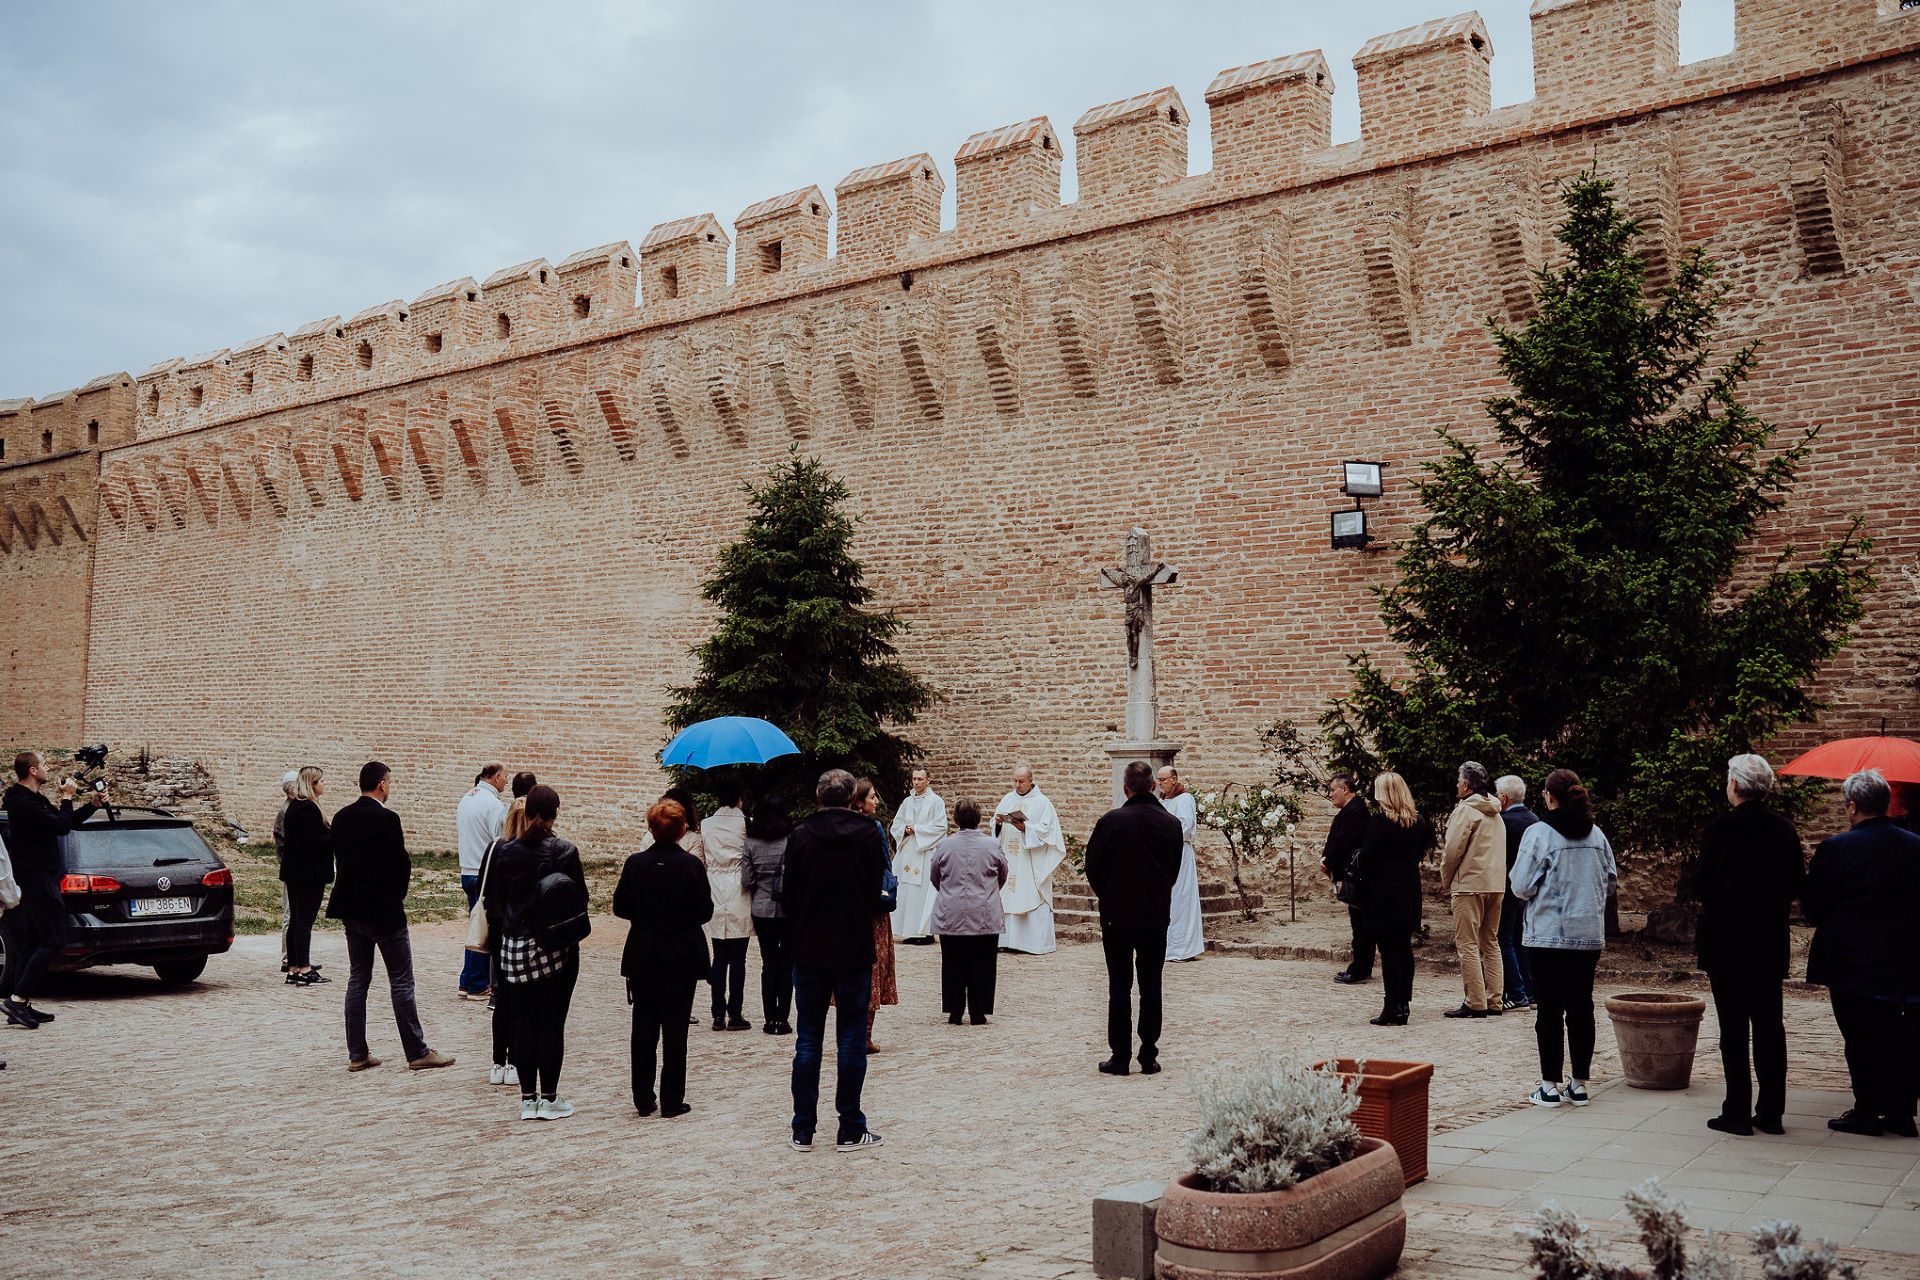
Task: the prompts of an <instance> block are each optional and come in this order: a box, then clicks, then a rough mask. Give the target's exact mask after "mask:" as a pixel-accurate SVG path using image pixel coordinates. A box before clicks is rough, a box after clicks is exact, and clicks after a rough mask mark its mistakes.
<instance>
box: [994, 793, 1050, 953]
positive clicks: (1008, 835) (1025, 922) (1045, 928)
mask: <svg viewBox="0 0 1920 1280" xmlns="http://www.w3.org/2000/svg"><path fill="white" fill-rule="evenodd" d="M993 831H994V834H995V835H997V836H999V837H1000V847H1001V848H1003V849H1005V850H1006V853H1007V882H1006V884H1004V885H1002V886H1001V887H1000V905H1001V907H1002V908H1004V909H1005V911H1006V924H1005V926H1003V928H1002V930H1001V933H1000V945H1001V946H1002V947H1004V948H1006V949H1007V950H1008V951H1025V952H1027V953H1028V954H1030V955H1036V956H1044V955H1049V954H1051V953H1052V951H1053V873H1054V869H1055V868H1057V867H1058V866H1059V865H1060V864H1061V863H1062V862H1064V861H1066V858H1067V838H1066V835H1065V833H1063V832H1062V831H1061V830H1060V815H1059V814H1058V813H1057V812H1055V811H1054V807H1053V801H1051V800H1049V799H1047V798H1046V797H1045V796H1044V795H1042V794H1040V788H1038V787H1036V786H1034V785H1033V770H1032V769H1031V768H1030V767H1028V766H1027V765H1024V764H1022V765H1016V766H1014V770H1013V790H1011V791H1009V792H1007V794H1006V795H1005V796H1004V797H1002V798H1001V801H1000V803H999V805H998V806H997V807H995V809H994V811H993Z"/></svg>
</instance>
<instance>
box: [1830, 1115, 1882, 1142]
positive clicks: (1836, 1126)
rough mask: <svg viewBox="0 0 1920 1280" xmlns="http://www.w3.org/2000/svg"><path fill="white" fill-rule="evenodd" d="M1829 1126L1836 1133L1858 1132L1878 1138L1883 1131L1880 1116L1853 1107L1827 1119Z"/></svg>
mask: <svg viewBox="0 0 1920 1280" xmlns="http://www.w3.org/2000/svg"><path fill="white" fill-rule="evenodd" d="M1827 1128H1829V1129H1831V1130H1833V1131H1834V1132H1835V1133H1858V1134H1862V1135H1864V1136H1866V1137H1869V1138H1877V1137H1879V1136H1880V1134H1881V1133H1882V1132H1883V1130H1882V1129H1881V1127H1880V1117H1878V1116H1870V1115H1868V1114H1866V1113H1865V1112H1864V1111H1855V1110H1852V1109H1848V1110H1846V1111H1843V1112H1841V1113H1840V1114H1839V1115H1837V1116H1835V1117H1834V1118H1833V1119H1831V1120H1829V1121H1827Z"/></svg>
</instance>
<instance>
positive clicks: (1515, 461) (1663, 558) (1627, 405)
mask: <svg viewBox="0 0 1920 1280" xmlns="http://www.w3.org/2000/svg"><path fill="white" fill-rule="evenodd" d="M1561 197H1562V201H1563V204H1564V206H1565V221H1564V222H1563V223H1562V225H1561V226H1560V229H1559V240H1560V242H1561V244H1563V245H1564V246H1565V250H1566V256H1565V261H1564V264H1563V265H1560V266H1558V267H1556V268H1553V269H1549V270H1545V271H1541V272H1539V273H1538V274H1537V275H1536V278H1535V299H1536V302H1537V312H1536V316H1535V318H1534V319H1533V321H1532V323H1530V324H1528V325H1527V326H1526V327H1524V328H1522V329H1518V330H1514V329H1509V328H1506V327H1504V326H1502V325H1500V324H1498V323H1497V322H1495V321H1492V320H1489V322H1488V324H1489V327H1490V328H1491V329H1492V332H1493V338H1494V343H1495V345H1496V347H1497V348H1498V351H1499V363H1500V369H1501V371H1502V372H1503V373H1504V374H1505V375H1506V377H1507V380H1508V382H1509V383H1510V384H1511V387H1512V393H1511V394H1509V395H1504V396H1500V397H1498V398H1496V399H1493V400H1490V401H1488V403H1487V412H1488V414H1489V416H1491V418H1492V419H1493V423H1494V428H1495V433H1496V435H1497V437H1498V439H1499V443H1500V445H1501V446H1502V447H1503V452H1504V456H1497V457H1492V458H1488V457H1483V456H1482V454H1481V452H1480V450H1478V449H1476V448H1475V447H1474V446H1472V445H1470V444H1468V443H1466V442H1465V441H1463V440H1461V439H1459V438H1458V437H1456V436H1454V435H1452V434H1450V433H1448V432H1445V431H1442V432H1440V433H1439V434H1440V439H1441V442H1442V445H1443V453H1442V456H1441V457H1440V458H1439V460H1438V461H1436V462H1432V463H1429V464H1427V468H1426V469H1427V476H1426V478H1425V479H1424V480H1422V481H1421V482H1420V483H1419V484H1418V485H1417V486H1416V487H1417V490H1418V492H1419V495H1420V498H1421V501H1422V502H1423V503H1424V504H1425V506H1426V509H1427V511H1428V515H1427V516H1426V518H1425V519H1424V520H1422V521H1421V523H1420V524H1419V525H1418V526H1416V527H1415V529H1414V530H1413V533H1412V535H1411V536H1410V537H1409V538H1408V540H1407V541H1406V542H1405V543H1404V544H1402V546H1401V547H1400V554H1399V560H1398V565H1397V567H1398V570H1399V575H1398V580H1397V581H1396V582H1394V583H1393V584H1391V585H1390V586H1388V587H1386V588H1384V589H1383V590H1382V591H1381V592H1380V600H1381V605H1382V612H1383V614H1384V617H1385V621H1386V624H1387V629H1388V632H1389V633H1390V634H1391V635H1392V637H1393V638H1394V639H1395V640H1396V641H1398V642H1399V643H1400V645H1401V646H1402V648H1403V650H1404V653H1405V657H1406V663H1407V670H1406V672H1405V674H1404V675H1403V676H1399V677H1396V675H1395V674H1393V673H1391V672H1390V671H1389V670H1387V669H1384V668H1382V667H1381V666H1379V665H1376V664H1375V662H1374V661H1373V660H1372V658H1371V657H1369V656H1368V655H1367V654H1364V653H1362V654H1359V655H1357V656H1355V657H1354V658H1353V659H1352V660H1351V670H1352V679H1353V683H1352V687H1351V689H1350V691H1349V692H1348V693H1347V694H1346V695H1344V696H1343V697H1340V698H1338V699H1336V700H1334V702H1333V704H1332V705H1331V707H1330V709H1329V710H1328V712H1327V714H1326V715H1325V716H1324V717H1323V718H1322V721H1321V727H1322V730H1323V732H1324V733H1325V734H1326V736H1327V740H1328V744H1329V747H1330V754H1331V756H1332V758H1333V762H1334V763H1335V764H1336V765H1338V766H1341V767H1346V768H1352V769H1355V770H1356V771H1357V772H1360V773H1361V774H1362V775H1363V776H1365V775H1367V774H1370V773H1372V772H1374V771H1375V770H1376V769H1378V768H1381V767H1392V768H1394V769H1397V770H1398V771H1399V772H1400V773H1401V774H1403V775H1404V776H1405V777H1406V779H1407V781H1408V782H1409V784H1411V785H1412V786H1413V788H1414V791H1415V794H1416V795H1417V796H1419V797H1420V799H1421V801H1422V803H1423V804H1424V805H1428V806H1430V807H1432V808H1434V809H1436V810H1438V809H1442V808H1444V807H1446V806H1447V805H1450V804H1451V803H1452V799H1453V779H1454V770H1455V768H1456V766H1457V765H1458V764H1459V762H1460V761H1462V760H1466V759H1476V760H1481V761H1484V762H1485V763H1486V764H1488V765H1489V766H1490V767H1492V768H1493V769H1494V770H1495V771H1496V772H1509V771H1511V772H1514V773H1518V774H1521V775H1522V776H1524V777H1528V778H1531V779H1534V780H1535V781H1536V783H1537V780H1538V779H1539V778H1540V777H1541V776H1542V775H1543V774H1544V773H1545V772H1546V770H1547V769H1549V768H1551V767H1554V766H1566V767H1569V768H1572V769H1575V770H1577V771H1578V772H1579V773H1580V774H1581V775H1582V777H1583V778H1585V779H1586V780H1587V782H1588V785H1589V787H1590V788H1592V789H1593V791H1594V794H1595V797H1596V799H1597V800H1599V801H1601V802H1602V803H1603V804H1605V806H1606V812H1605V814H1604V816H1603V821H1605V822H1606V823H1607V824H1608V828H1609V830H1610V831H1611V832H1613V834H1614V835H1615V836H1616V839H1617V841H1618V838H1619V837H1622V836H1624V837H1625V838H1626V840H1627V841H1628V842H1635V843H1639V844H1640V845H1642V846H1643V847H1646V846H1651V847H1654V848H1663V849H1670V850H1671V849H1680V848H1685V847H1690V846H1691V844H1692V842H1693V840H1694V839H1695V837H1696V836H1697V834H1698V831H1699V829H1700V827H1701V826H1702V825H1703V824H1704V822H1705V821H1706V819H1707V818H1708V817H1710V816H1711V815H1712V814H1713V813H1714V812H1717V811H1718V809H1719V808H1720V806H1721V805H1722V804H1723V800H1722V798H1721V790H1722V777H1723V771H1724V768H1725V762H1726V759H1727V757H1728V756H1730V755H1734V754H1737V753H1739V752H1743V751H1749V750H1752V749H1753V747H1754V745H1755V744H1757V743H1762V742H1765V741H1766V740H1767V739H1768V738H1769V737H1770V736H1771V735H1773V734H1774V733H1775V732H1776V731H1778V730H1779V729H1780V728H1782V727H1783V726H1786V725H1789V724H1793V723H1795V722H1797V721H1800V720H1803V719H1805V718H1807V717H1808V716H1810V715H1812V714H1813V713H1814V712H1815V711H1817V710H1818V707H1819V704H1818V703H1817V702H1816V701H1815V700H1814V698H1813V697H1812V695H1811V693H1810V691H1809V685H1810V682H1811V678H1812V676H1813V673H1814V670H1815V668H1816V667H1817V665H1818V664H1819V663H1820V662H1821V661H1822V660H1823V659H1825V658H1827V657H1829V656H1831V655H1832V654H1833V653H1835V652H1836V651H1837V650H1838V649H1839V647H1840V646H1841V645H1842V644H1843V643H1844V642H1845V639H1846V636H1847V632H1848V629H1849V627H1850V626H1851V625H1852V624H1853V622H1854V621H1855V620H1856V619H1858V618H1859V616H1860V613H1861V604H1860V596H1861V594H1862V593H1863V591H1864V590H1865V589H1866V588H1867V587H1868V586H1869V584H1870V580H1869V577H1868V573H1867V568H1866V563H1865V558H1864V553H1865V551H1866V548H1867V543H1866V541H1865V539H1864V538H1862V537H1861V536H1860V521H1859V520H1858V519H1857V518H1856V519H1855V520H1854V522H1853V524H1852V527H1851V528H1849V529H1848V530H1847V532H1846V533H1845V534H1844V535H1842V536H1841V537H1839V538H1838V539H1837V540H1836V541H1833V542H1831V543H1830V544H1828V545H1827V546H1825V547H1824V548H1822V549H1821V550H1819V551H1818V552H1817V553H1815V554H1813V555H1812V556H1810V557H1800V556H1797V555H1796V554H1795V552H1794V550H1793V549H1792V548H1788V549H1787V550H1786V551H1785V552H1783V553H1781V554H1780V556H1779V557H1778V559H1777V560H1776V561H1775V562H1774V563H1773V564H1772V565H1771V566H1764V567H1762V566H1749V565H1746V564H1745V563H1744V562H1745V561H1746V559H1747V548H1748V545H1749V543H1750V541H1751V539H1752V537H1753V535H1754V533H1755V530H1756V528H1757V526H1758V524H1759V522H1760V520H1761V518H1762V517H1763V516H1765V515H1766V514H1767V513H1769V512H1771V511H1773V510H1775V509H1776V508H1777V507H1779V506H1780V505H1781V503H1782V502H1783V501H1784V496H1785V494H1786V493H1787V491H1788V490H1789V489H1790V488H1791V486H1792V484H1793V481H1794V474H1795V470H1796V468H1797V467H1798V465H1799V464H1800V462H1801V461H1802V460H1803V459H1804V458H1805V456H1806V454H1807V451H1808V448H1809V446H1810V444H1811V442H1812V439H1813V436H1814V431H1811V430H1810V431H1808V432H1807V433H1806V434H1805V435H1804V436H1802V437H1801V438H1799V439H1797V440H1794V441H1792V442H1791V443H1789V444H1788V445H1787V446H1786V447H1785V448H1783V449H1779V450H1777V451H1769V445H1770V443H1771V441H1772V437H1773V435H1774V429H1773V428H1772V427H1771V426H1769V425H1768V424H1766V423H1765V422H1762V421H1760V420H1759V419H1757V418H1755V417H1754V415H1753V414H1752V413H1750V412H1749V411H1748V410H1747V408H1746V407H1745V406H1744V405H1743V404H1742V403H1741V401H1740V398H1739V392H1740V387H1741V384H1742V383H1743V382H1744V381H1745V380H1746V378H1747V377H1748V375H1749V374H1751V373H1752V371H1753V369H1754V366H1755V360H1756V349H1755V347H1754V346H1752V345H1748V346H1745V347H1742V348H1741V349H1740V350H1738V351H1736V352H1735V353H1734V354H1733V355H1732V357H1731V358H1730V359H1729V360H1727V361H1726V363H1724V364H1721V365H1718V366H1717V367H1716V366H1715V365H1714V364H1713V363H1712V360H1713V355H1712V351H1711V349H1710V343H1711V340H1712V337H1713V333H1714V329H1715V324H1716V311H1717V308H1718V305H1719V303H1720V301H1721V297H1722V294H1723V292H1724V290H1723V288H1722V286H1720V285H1719V284H1718V283H1717V282H1716V280H1715V266H1714V263H1713V262H1712V261H1711V260H1710V259H1709V258H1708V257H1707V256H1706V255H1705V253H1704V252H1702V251H1701V250H1699V249H1695V250H1693V251H1691V252H1690V253H1687V254H1685V255H1683V256H1682V257H1681V258H1680V259H1679V262H1678V267H1677V269H1676V270H1675V272H1674V275H1673V280H1672V283H1671V284H1669V285H1668V286H1667V287H1666V288H1665V289H1664V290H1662V291H1661V293H1660V296H1659V298H1658V300H1657V301H1651V302H1650V301H1649V300H1648V299H1647V297H1646V294H1645V284H1646V271H1645V266H1644V264H1643V262H1642V260H1641V259H1640V257H1639V256H1638V255H1637V254H1636V253H1635V252H1634V249H1633V240H1634V235H1635V231H1636V224H1635V223H1634V221H1633V220H1632V219H1630V218H1629V217H1627V216H1626V215H1625V214H1624V213H1623V212H1622V211H1621V209H1620V208H1619V206H1618V204H1617V203H1616V201H1615V199H1614V195H1613V190H1612V184H1610V183H1609V182H1606V181H1604V180H1603V179H1601V178H1600V177H1599V176H1597V175H1596V174H1595V173H1594V172H1592V171H1591V170H1590V171H1588V172H1586V173H1583V174H1581V175H1579V176H1578V177H1577V178H1575V179H1573V180H1571V181H1569V182H1568V183H1567V184H1565V185H1564V186H1563V188H1562V191H1561Z"/></svg>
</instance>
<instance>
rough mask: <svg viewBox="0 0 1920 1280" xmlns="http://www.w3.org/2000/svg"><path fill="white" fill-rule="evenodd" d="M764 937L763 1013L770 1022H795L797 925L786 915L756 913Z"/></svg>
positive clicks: (756, 925) (759, 933)
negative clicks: (794, 942)
mask: <svg viewBox="0 0 1920 1280" xmlns="http://www.w3.org/2000/svg"><path fill="white" fill-rule="evenodd" d="M753 936H754V937H756V938H758V939H759V940H760V1012H761V1015H762V1016H763V1017H764V1018H765V1019H766V1020H767V1021H768V1022H791V1021H793V956H792V955H791V954H790V948H791V943H792V939H793V928H792V926H791V925H789V924H788V923H787V920H786V917H785V916H755V917H754V918H753Z"/></svg>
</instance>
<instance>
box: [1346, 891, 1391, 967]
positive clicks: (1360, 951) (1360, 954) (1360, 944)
mask: <svg viewBox="0 0 1920 1280" xmlns="http://www.w3.org/2000/svg"><path fill="white" fill-rule="evenodd" d="M1347 927H1348V928H1349V929H1351V930H1352V931H1353V963H1351V964H1349V965H1348V966H1347V972H1348V973H1351V974H1352V975H1353V976H1354V977H1356V978H1371V977H1372V976H1373V946H1374V937H1373V935H1372V934H1371V933H1368V932H1367V931H1366V930H1365V929H1363V928H1362V927H1361V926H1360V908H1359V907H1356V906H1354V905H1353V904H1352V903H1348V904H1347ZM1381 963H1382V964H1385V960H1384V959H1382V961H1381Z"/></svg>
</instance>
